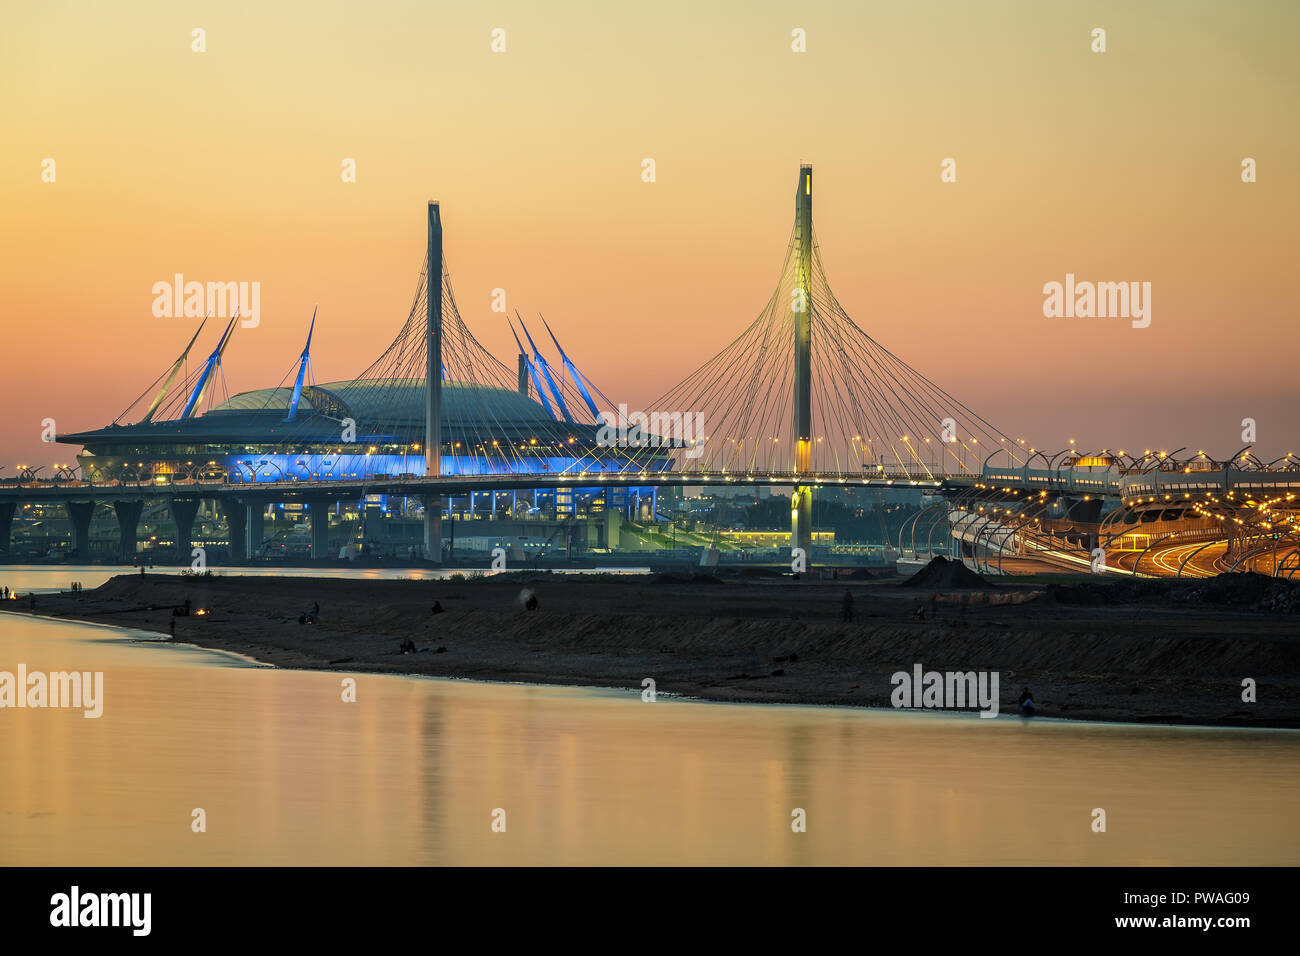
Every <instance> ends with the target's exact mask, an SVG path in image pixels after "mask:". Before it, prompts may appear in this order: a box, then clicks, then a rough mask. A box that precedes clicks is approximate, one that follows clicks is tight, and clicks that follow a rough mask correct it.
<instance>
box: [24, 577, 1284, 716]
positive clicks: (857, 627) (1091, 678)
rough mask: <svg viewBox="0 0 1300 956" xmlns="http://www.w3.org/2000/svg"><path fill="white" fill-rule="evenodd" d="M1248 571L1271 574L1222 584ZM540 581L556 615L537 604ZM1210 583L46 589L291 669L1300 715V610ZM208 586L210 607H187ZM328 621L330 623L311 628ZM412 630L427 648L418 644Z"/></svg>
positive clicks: (1089, 709) (296, 581) (100, 613)
mask: <svg viewBox="0 0 1300 956" xmlns="http://www.w3.org/2000/svg"><path fill="white" fill-rule="evenodd" d="M959 583H971V582H967V581H962V582H959ZM1198 586H1199V587H1200V588H1202V589H1205V588H1207V587H1209V585H1206V584H1199V585H1198ZM1230 586H1232V587H1238V588H1239V589H1240V588H1247V589H1248V590H1249V589H1251V588H1254V587H1255V584H1253V583H1250V582H1244V581H1237V582H1229V583H1228V585H1220V586H1218V587H1219V588H1220V590H1223V589H1224V588H1227V589H1228V591H1229V592H1230V591H1231V587H1230ZM528 592H531V593H533V594H535V595H536V596H537V598H538V601H539V607H538V609H537V610H536V611H527V610H525V608H524V604H523V597H525V596H526V595H527V593H528ZM846 593H848V594H850V595H852V598H853V600H852V603H851V612H852V620H847V621H846V620H844V616H845V615H844V610H845V594H846ZM1190 593H1191V592H1190V589H1187V588H1179V587H1174V588H1172V589H1171V588H1164V589H1154V590H1152V591H1151V593H1150V594H1144V593H1140V589H1139V591H1137V592H1134V593H1133V594H1129V593H1128V591H1125V590H1123V589H1122V588H1119V589H1117V588H1115V587H1113V586H1094V585H1087V586H1080V585H1061V586H1047V587H1046V588H1045V587H1044V585H1042V584H1039V583H1035V584H1032V585H1014V584H1012V585H1000V586H998V587H996V588H991V587H990V586H989V585H987V584H986V583H984V582H981V590H978V591H976V590H967V591H947V590H932V589H927V588H925V587H902V586H901V582H900V581H898V580H897V579H882V580H863V581H859V580H848V581H846V580H838V581H822V580H814V579H809V578H808V577H806V576H805V578H804V579H803V580H800V581H794V580H791V579H790V578H788V577H771V578H769V577H763V576H740V575H734V576H726V575H721V576H715V575H681V576H674V577H668V576H662V575H661V576H644V577H608V576H604V577H602V576H590V577H588V576H582V577H578V576H570V575H550V574H531V575H509V576H502V577H497V578H484V579H481V580H465V581H437V582H431V581H378V580H360V579H345V580H337V579H328V578H271V577H241V576H237V575H229V576H225V575H218V576H214V577H210V578H194V577H174V576H165V575H150V576H144V577H142V576H139V575H123V576H120V577H116V578H113V579H112V580H110V581H109V582H107V583H106V584H104V585H103V586H102V587H100V588H98V589H96V590H93V591H83V592H81V593H79V594H65V595H59V596H54V595H46V596H42V597H41V598H40V599H39V604H38V607H37V612H38V613H42V614H51V615H55V616H61V617H69V618H79V619H85V620H93V621H100V622H103V623H113V624H120V625H123V626H130V627H138V628H144V629H148V630H153V631H157V632H159V633H161V634H168V633H169V631H170V628H171V625H172V624H173V623H174V624H175V632H176V639H177V640H179V641H185V642H191V643H194V644H199V645H202V646H204V647H211V648H218V649H223V650H232V651H237V652H239V653H243V654H248V655H250V656H252V657H255V658H257V659H259V660H262V661H266V662H268V663H272V664H277V665H281V666H286V667H299V668H334V669H338V670H346V671H351V672H383V673H398V674H425V675H436V676H446V677H462V678H475V679H484V680H513V681H533V682H539V683H558V684H577V685H601V686H612V687H626V688H629V689H635V690H637V692H639V690H640V686H641V680H642V678H645V677H652V678H654V679H655V681H656V685H657V689H658V690H659V691H660V692H664V693H679V694H685V695H689V696H696V697H702V698H707V699H714V700H730V701H741V700H743V701H757V702H781V703H824V704H850V705H869V706H877V707H880V706H890V700H889V698H890V692H891V691H892V689H893V686H892V684H891V682H890V676H891V675H892V674H893V673H894V672H896V671H909V672H910V671H911V669H912V667H913V666H914V665H915V664H918V663H919V664H921V665H922V666H923V667H924V668H925V669H926V670H927V671H928V670H937V671H970V670H975V671H981V670H989V671H997V672H999V674H1000V697H1001V706H1002V708H1003V709H1004V710H1005V711H1008V712H1010V711H1013V710H1014V708H1015V701H1016V698H1017V696H1018V693H1019V690H1020V688H1021V687H1022V686H1023V685H1028V686H1029V687H1030V688H1031V689H1032V691H1033V694H1034V698H1035V700H1036V701H1037V702H1038V705H1039V713H1040V714H1041V715H1043V716H1058V717H1074V718H1085V719H1104V720H1127V721H1167V722H1171V723H1180V722H1181V723H1211V724H1242V725H1256V726H1300V719H1298V717H1300V711H1298V710H1297V706H1296V705H1297V703H1300V636H1298V633H1300V627H1297V625H1298V624H1300V618H1297V616H1296V615H1295V614H1292V613H1285V612H1269V611H1267V610H1263V609H1260V608H1258V607H1257V605H1258V604H1259V601H1258V600H1256V601H1253V602H1251V603H1249V604H1242V602H1237V605H1234V604H1233V603H1232V602H1224V603H1217V602H1215V601H1214V599H1215V598H1216V597H1219V596H1220V592H1219V591H1215V590H1211V591H1209V592H1208V593H1205V592H1204V590H1203V591H1202V592H1201V593H1199V594H1198V595H1197V599H1196V600H1192V599H1190V598H1188V595H1189V594H1190ZM1252 593H1253V592H1252ZM187 599H188V600H189V601H190V607H191V609H192V611H193V612H194V613H192V614H191V615H190V616H188V617H173V615H172V610H171V609H172V607H174V606H178V605H183V604H184V603H185V601H186V600H187ZM1261 600H1262V599H1261ZM435 601H436V602H438V603H439V604H440V605H441V607H442V608H443V611H442V612H441V613H437V614H435V613H433V612H432V607H433V604H434V602H435ZM15 603H17V604H20V605H25V604H26V602H15ZM1283 603H1285V602H1283ZM316 605H319V608H320V610H319V614H318V615H317V614H316V613H315V607H316ZM1245 607H1250V608H1253V609H1252V610H1246V609H1243V608H1245ZM20 609H21V608H20ZM200 610H202V611H204V612H206V613H203V614H199V613H198V612H199V611H200ZM918 612H923V616H918ZM308 615H313V616H315V621H314V622H313V623H300V618H306V617H307V616H308ZM408 640H409V641H413V642H414V643H415V645H416V647H417V648H418V650H417V652H416V653H407V654H402V653H399V651H398V648H399V645H401V644H402V643H403V642H405V641H408ZM1246 678H1250V679H1252V680H1254V681H1255V682H1256V684H1257V688H1258V689H1257V700H1256V701H1255V702H1254V703H1247V702H1243V700H1242V681H1243V680H1244V679H1246Z"/></svg>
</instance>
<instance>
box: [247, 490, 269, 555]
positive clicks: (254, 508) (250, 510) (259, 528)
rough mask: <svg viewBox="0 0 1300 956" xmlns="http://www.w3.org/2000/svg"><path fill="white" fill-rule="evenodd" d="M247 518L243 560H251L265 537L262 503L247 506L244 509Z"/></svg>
mask: <svg viewBox="0 0 1300 956" xmlns="http://www.w3.org/2000/svg"><path fill="white" fill-rule="evenodd" d="M244 514H245V516H246V517H247V523H246V525H245V527H246V528H247V534H246V535H245V536H244V559H245V560H247V561H251V560H253V556H254V555H255V554H257V550H258V548H260V547H261V546H262V540H263V539H264V538H265V537H266V505H265V504H264V503H261V502H259V503H257V504H248V505H246V506H245V508H244Z"/></svg>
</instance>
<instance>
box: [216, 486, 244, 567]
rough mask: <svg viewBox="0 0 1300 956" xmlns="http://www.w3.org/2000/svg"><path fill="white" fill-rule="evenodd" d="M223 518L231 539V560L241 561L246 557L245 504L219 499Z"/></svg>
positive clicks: (232, 499)
mask: <svg viewBox="0 0 1300 956" xmlns="http://www.w3.org/2000/svg"><path fill="white" fill-rule="evenodd" d="M217 503H218V504H219V505H220V506H221V516H222V517H223V518H225V519H226V529H227V532H228V534H229V537H230V560H231V561H241V560H243V557H244V549H245V544H244V539H245V537H246V535H245V531H246V530H247V526H246V524H245V520H244V519H245V514H244V503H243V502H242V501H239V500H238V499H235V498H225V497H223V498H219V499H218V500H217Z"/></svg>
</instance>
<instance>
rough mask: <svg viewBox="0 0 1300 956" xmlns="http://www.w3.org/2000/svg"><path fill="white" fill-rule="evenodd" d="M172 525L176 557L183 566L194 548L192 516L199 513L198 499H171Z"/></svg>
mask: <svg viewBox="0 0 1300 956" xmlns="http://www.w3.org/2000/svg"><path fill="white" fill-rule="evenodd" d="M170 504H171V511H172V523H173V524H175V525H176V557H177V559H178V560H179V561H180V562H181V563H182V564H183V563H184V562H186V561H188V560H189V558H190V549H191V548H192V547H193V546H194V542H193V538H194V516H195V515H197V514H198V513H199V499H198V498H172V499H171V501H170Z"/></svg>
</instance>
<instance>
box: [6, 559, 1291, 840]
mask: <svg viewBox="0 0 1300 956" xmlns="http://www.w3.org/2000/svg"><path fill="white" fill-rule="evenodd" d="M83 579H84V577H83ZM88 583H89V582H88ZM137 638H149V639H150V640H152V636H151V635H143V634H141V633H139V632H132V631H129V630H124V629H120V628H109V627H99V626H92V625H81V624H73V623H70V622H64V621H43V620H39V619H37V620H33V619H30V618H24V617H19V616H16V615H10V614H4V613H0V670H8V671H11V672H12V671H15V670H16V669H17V665H18V663H20V662H21V663H24V664H26V665H27V668H28V671H29V672H32V671H36V670H41V671H50V670H64V669H74V668H75V669H77V670H92V671H93V670H100V671H103V672H104V698H105V702H104V712H103V716H102V717H100V718H99V719H87V718H85V717H83V716H82V712H81V711H79V710H52V709H45V710H40V709H26V708H24V709H8V708H6V709H2V710H0V766H3V767H4V774H5V782H4V786H3V787H0V862H4V863H11V864H26V863H34V864H75V865H82V864H195V865H203V864H241V863H286V864H288V863H296V864H440V863H449V864H480V863H481V864H490V863H508V864H538V863H555V864H606V863H608V864H622V863H732V864H800V863H827V864H962V863H987V864H1025V863H1047V864H1062V863H1085V864H1224V863H1249V864H1296V863H1300V820H1298V818H1297V814H1296V813H1295V807H1296V800H1297V796H1298V795H1300V759H1298V758H1300V734H1297V733H1294V732H1287V731H1234V730H1197V729H1173V728H1170V729H1156V728H1135V727H1123V726H1116V725H1073V724H1070V723H1067V722H1049V721H1032V722H1026V721H1021V720H1019V719H1017V718H1008V717H1000V718H998V719H996V720H981V719H979V718H977V717H970V718H965V717H962V718H956V717H945V716H933V715H920V714H903V713H896V712H892V711H891V712H881V711H859V710H852V709H839V708H811V707H755V706H743V705H724V704H704V703H695V702H688V701H682V700H673V699H670V698H667V697H664V696H662V695H661V696H660V698H659V700H658V701H657V702H655V703H652V704H651V703H643V702H642V701H641V700H640V696H639V693H636V692H631V691H626V692H616V691H585V690H570V689H564V688H550V687H547V688H543V687H531V686H520V685H488V684H475V683H469V682H459V681H438V680H420V679H414V678H401V677H375V676H365V675H360V676H357V678H356V680H357V702H356V703H344V702H343V701H342V700H341V681H342V679H343V677H344V676H345V675H341V674H325V673H305V672H293V671H282V670H275V669H271V668H266V667H261V666H257V665H254V664H251V663H250V662H248V661H245V660H242V659H240V658H237V657H234V656H231V655H226V654H220V653H215V652H209V651H203V650H198V649H194V648H188V647H184V646H169V645H162V644H156V643H136V639H137ZM661 690H662V688H661ZM196 807H201V808H203V809H204V810H205V811H206V814H207V832H205V833H194V832H192V831H191V828H190V824H191V812H192V810H193V809H194V808H196ZM796 807H801V808H803V809H804V810H806V811H807V819H808V827H807V832H806V833H801V834H797V833H793V832H791V828H790V820H791V811H792V810H793V809H794V808H796ZM1094 807H1102V808H1105V810H1106V811H1107V814H1108V832H1106V833H1104V834H1098V833H1093V832H1092V831H1091V829H1090V822H1091V815H1090V814H1091V811H1092V808H1094ZM496 808H502V809H504V810H505V811H506V832H505V833H493V832H492V830H491V822H492V812H493V810H494V809H496Z"/></svg>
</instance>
